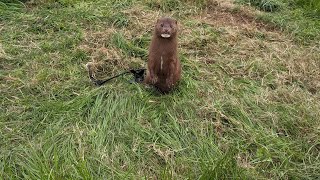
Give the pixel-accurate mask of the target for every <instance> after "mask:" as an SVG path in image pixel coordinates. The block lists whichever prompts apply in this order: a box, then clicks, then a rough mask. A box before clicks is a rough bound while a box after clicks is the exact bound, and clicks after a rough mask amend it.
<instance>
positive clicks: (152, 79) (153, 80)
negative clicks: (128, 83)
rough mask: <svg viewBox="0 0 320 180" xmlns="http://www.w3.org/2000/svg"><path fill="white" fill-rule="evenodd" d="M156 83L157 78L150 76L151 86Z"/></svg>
mask: <svg viewBox="0 0 320 180" xmlns="http://www.w3.org/2000/svg"><path fill="white" fill-rule="evenodd" d="M157 82H158V77H157V76H152V77H151V84H156V83H157Z"/></svg>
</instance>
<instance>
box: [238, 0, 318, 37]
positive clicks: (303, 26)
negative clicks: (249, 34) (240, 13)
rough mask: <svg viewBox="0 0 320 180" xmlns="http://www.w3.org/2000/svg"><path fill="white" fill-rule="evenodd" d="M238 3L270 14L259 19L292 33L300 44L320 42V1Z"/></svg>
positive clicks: (293, 0) (248, 0) (240, 0)
mask: <svg viewBox="0 0 320 180" xmlns="http://www.w3.org/2000/svg"><path fill="white" fill-rule="evenodd" d="M237 2H240V3H243V4H249V5H251V6H254V7H257V8H258V9H260V10H262V11H266V12H269V13H265V14H263V15H261V16H260V17H259V18H260V19H262V20H263V21H265V22H269V23H270V22H271V23H272V24H274V25H275V26H277V27H279V28H281V29H283V30H286V31H287V32H289V33H291V34H292V35H293V36H294V37H295V39H296V40H298V41H300V43H301V42H302V43H310V42H311V43H312V42H319V40H320V21H319V19H320V1H318V0H237ZM270 12H271V13H270Z"/></svg>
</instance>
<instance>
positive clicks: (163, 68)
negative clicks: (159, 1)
mask: <svg viewBox="0 0 320 180" xmlns="http://www.w3.org/2000/svg"><path fill="white" fill-rule="evenodd" d="M177 30H178V25H177V21H176V20H174V19H171V18H161V19H158V21H157V23H156V25H155V29H154V34H153V37H152V40H151V44H150V48H149V57H148V72H147V76H146V79H145V83H146V84H149V85H152V86H154V87H156V88H157V89H158V90H160V91H161V92H163V93H167V92H169V91H170V90H171V89H172V88H173V87H174V86H175V85H176V84H177V82H178V81H179V80H180V77H181V65H180V60H179V59H178V42H177ZM161 34H170V37H167V38H165V37H162V36H161Z"/></svg>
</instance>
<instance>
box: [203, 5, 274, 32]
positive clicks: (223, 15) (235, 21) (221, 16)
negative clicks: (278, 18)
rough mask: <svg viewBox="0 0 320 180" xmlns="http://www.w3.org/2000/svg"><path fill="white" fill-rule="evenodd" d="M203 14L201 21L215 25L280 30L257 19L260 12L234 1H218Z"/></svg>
mask: <svg viewBox="0 0 320 180" xmlns="http://www.w3.org/2000/svg"><path fill="white" fill-rule="evenodd" d="M209 7H210V8H207V10H206V11H204V13H203V14H202V17H201V21H202V22H204V23H207V24H211V25H214V26H224V27H226V26H232V27H237V28H241V29H258V30H264V31H278V29H277V28H276V27H275V26H273V25H271V24H267V23H264V22H262V21H261V20H259V19H257V15H259V14H260V12H259V11H256V10H254V9H252V8H250V7H242V6H235V5H233V4H232V3H226V2H216V4H215V5H212V6H209Z"/></svg>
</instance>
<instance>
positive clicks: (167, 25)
mask: <svg viewBox="0 0 320 180" xmlns="http://www.w3.org/2000/svg"><path fill="white" fill-rule="evenodd" d="M177 28H178V25H177V21H176V20H174V19H171V18H160V19H158V20H157V23H156V26H155V33H156V35H157V36H158V37H161V38H165V39H170V38H172V37H175V36H176V34H177Z"/></svg>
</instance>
